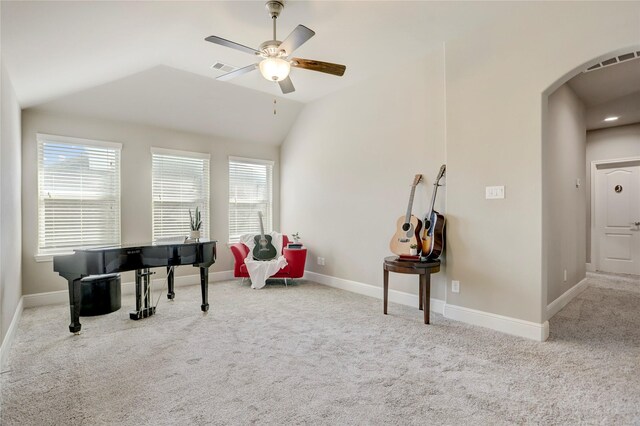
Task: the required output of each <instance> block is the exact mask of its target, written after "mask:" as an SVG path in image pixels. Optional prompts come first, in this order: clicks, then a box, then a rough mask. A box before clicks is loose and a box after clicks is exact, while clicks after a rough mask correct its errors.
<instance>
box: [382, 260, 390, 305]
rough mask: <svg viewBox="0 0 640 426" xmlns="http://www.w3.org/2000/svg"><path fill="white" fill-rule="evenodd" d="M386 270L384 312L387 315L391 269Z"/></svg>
mask: <svg viewBox="0 0 640 426" xmlns="http://www.w3.org/2000/svg"><path fill="white" fill-rule="evenodd" d="M383 271H384V314H385V315H387V301H388V300H389V271H387V270H386V269H383Z"/></svg>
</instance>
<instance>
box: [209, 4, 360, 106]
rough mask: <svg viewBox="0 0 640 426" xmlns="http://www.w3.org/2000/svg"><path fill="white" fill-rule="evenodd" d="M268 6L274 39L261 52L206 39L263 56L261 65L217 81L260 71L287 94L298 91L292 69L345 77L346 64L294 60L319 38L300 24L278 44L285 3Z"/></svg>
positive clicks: (215, 37)
mask: <svg viewBox="0 0 640 426" xmlns="http://www.w3.org/2000/svg"><path fill="white" fill-rule="evenodd" d="M265 7H266V8H267V11H268V12H269V15H271V19H272V21H273V40H267V41H265V42H264V43H262V44H261V45H260V48H259V49H258V50H256V49H252V48H251V47H247V46H244V45H242V44H239V43H235V42H233V41H229V40H226V39H224V38H222V37H217V36H209V37H207V38H205V40H206V41H209V42H211V43H215V44H219V45H221V46H226V47H230V48H232V49H236V50H239V51H241V52H245V53H249V54H251V55H255V56H259V57H261V58H262V60H261V61H260V62H259V63H256V64H251V65H248V66H246V67H243V68H238V69H237V70H235V71H231V72H228V73H226V74H223V75H221V76H219V77H218V78H217V80H222V81H226V80H230V79H232V78H234V77H238V76H240V75H242V74H246V73H248V72H251V71H253V70H255V69H256V68H259V69H260V73H261V74H262V76H263V77H264V78H266V79H267V80H269V81H276V82H278V84H279V85H280V89H281V90H282V93H284V94H287V93H291V92H293V91H295V90H296V89H295V88H294V87H293V83H292V82H291V77H289V72H290V71H291V67H296V68H303V69H307V70H312V71H319V72H323V73H327V74H332V75H337V76H340V77H341V76H342V75H344V72H345V70H346V69H347V67H346V66H344V65H339V64H332V63H329V62H321V61H314V60H310V59H302V58H294V57H292V56H291V55H292V54H293V51H294V50H296V49H297V48H298V47H300V46H302V45H303V44H304V43H306V41H307V40H309V39H310V38H311V37H313V36H314V35H315V32H313V31H312V30H310V29H309V28H307V27H305V26H304V25H298V26H297V27H296V28H295V29H294V30H293V31H292V32H291V34H289V36H288V37H287V38H286V39H284V41H282V42H281V41H278V40H277V39H276V20H277V19H278V16H279V15H280V12H282V9H284V1H282V0H269V1H267V2H266V3H265Z"/></svg>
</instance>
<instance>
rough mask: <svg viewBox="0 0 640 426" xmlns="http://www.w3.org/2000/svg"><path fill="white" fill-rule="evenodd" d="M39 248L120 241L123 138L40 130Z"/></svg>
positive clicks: (54, 250)
mask: <svg viewBox="0 0 640 426" xmlns="http://www.w3.org/2000/svg"><path fill="white" fill-rule="evenodd" d="M37 140H38V254H39V255H48V254H58V253H65V252H69V251H71V250H72V249H74V248H79V247H95V246H102V245H114V244H120V151H121V145H120V144H112V143H107V142H98V141H89V140H84V139H75V138H65V137H61V136H53V135H42V134H38V136H37Z"/></svg>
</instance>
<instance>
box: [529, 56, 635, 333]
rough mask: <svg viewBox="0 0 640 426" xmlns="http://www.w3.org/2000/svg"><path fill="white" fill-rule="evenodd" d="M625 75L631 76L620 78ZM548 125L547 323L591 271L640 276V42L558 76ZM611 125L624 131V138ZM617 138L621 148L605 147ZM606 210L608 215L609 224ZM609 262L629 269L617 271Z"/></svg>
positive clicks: (550, 94) (546, 114)
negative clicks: (638, 225) (605, 218)
mask: <svg viewBox="0 0 640 426" xmlns="http://www.w3.org/2000/svg"><path fill="white" fill-rule="evenodd" d="M625 73H629V75H630V76H631V79H628V78H627V79H625V78H620V77H619V75H621V74H625ZM602 82H607V83H606V84H603V83H602ZM625 85H626V86H625ZM603 86H605V87H603ZM620 111H624V113H620ZM614 117H617V119H616V118H614ZM542 124H543V141H542V188H543V199H542V210H543V212H542V217H543V221H542V222H543V226H542V230H543V233H542V239H543V244H542V245H543V292H542V293H543V300H542V309H543V312H542V316H543V318H546V319H547V320H548V319H550V318H551V317H553V316H554V315H555V314H557V313H558V312H559V311H560V310H562V309H563V308H564V307H565V306H567V304H569V303H570V302H571V301H572V300H573V299H574V298H575V297H577V296H578V295H579V294H580V293H581V292H582V291H584V290H585V288H586V287H587V286H588V285H589V280H588V278H589V277H588V275H587V274H588V272H594V271H596V270H601V271H606V270H607V268H609V272H626V273H632V274H635V273H638V274H640V266H636V265H640V227H638V228H639V229H638V231H635V229H634V222H635V221H634V220H632V219H633V217H635V216H634V214H636V215H638V216H640V195H638V196H637V197H636V196H635V195H634V194H635V193H637V192H640V165H638V171H637V172H636V171H635V169H634V167H636V163H634V160H636V159H640V46H634V47H630V48H626V49H621V50H618V51H615V52H611V53H609V54H606V55H602V56H600V57H598V58H596V59H594V60H592V61H589V62H587V63H584V64H583V65H581V66H579V67H577V68H575V69H574V70H572V71H571V72H570V73H567V74H566V75H565V76H563V77H562V78H561V79H559V80H558V81H557V82H556V83H554V84H553V85H552V86H551V87H550V88H549V89H548V90H547V91H545V93H544V94H543V122H542ZM625 126H627V128H626V129H625V131H620V130H619V129H620V128H622V127H625ZM629 126H631V127H630V128H629ZM634 126H635V127H634ZM611 129H618V130H617V133H618V135H617V139H616V138H614V137H613V136H612V134H613V133H615V132H614V131H612V130H611ZM634 132H635V133H634ZM624 133H626V134H627V139H626V140H625V142H624V143H622V142H621V140H622V139H623V138H621V137H620V135H621V134H624ZM634 134H637V137H636V139H634V136H633V135H634ZM614 139H616V140H617V142H616V144H617V145H616V148H615V149H608V150H607V149H603V148H602V147H603V146H605V145H606V144H605V142H607V143H612V142H611V141H612V140H614ZM596 146H597V147H596ZM610 146H613V145H609V147H610ZM638 164H640V163H638ZM622 168H624V170H622ZM636 174H637V176H638V177H637V181H638V182H637V183H635V180H634V179H636V177H635V175H636ZM614 180H615V181H616V182H617V183H615V182H614ZM618 180H620V182H618ZM605 181H606V182H605ZM622 181H624V184H623V182H622ZM614 183H615V184H614ZM612 185H613V186H612ZM609 186H611V188H609ZM635 186H637V187H638V189H636V191H635V192H634V188H635ZM605 187H606V188H607V191H604V189H603V188H605ZM625 187H626V188H627V189H628V190H627V189H622V190H618V192H615V191H616V188H625ZM609 189H611V191H608V190H609ZM625 190H627V192H626V193H625ZM609 192H611V193H612V194H615V195H616V196H617V198H615V199H614V198H613V197H612V196H609ZM623 198H624V200H623ZM607 200H608V201H607ZM636 200H638V201H636ZM607 202H609V204H610V205H607ZM636 204H637V206H636ZM623 207H624V209H623ZM603 209H604V210H603ZM606 209H609V213H608V214H607V213H606V212H607V210H606ZM600 210H601V211H600ZM635 210H638V212H637V213H634V212H635ZM603 215H607V217H608V218H609V219H608V220H606V221H602V220H601V218H602V217H603ZM637 221H640V217H639V218H638V219H637ZM625 222H628V224H627V225H625ZM625 226H626V229H625V232H622V230H623V228H625ZM603 256H604V258H607V259H610V261H608V263H607V262H603V261H602V260H603ZM625 259H626V260H625ZM605 263H606V264H607V266H606V267H605ZM610 264H625V265H626V267H627V268H626V269H624V268H622V269H618V270H611V269H610ZM636 268H637V271H636ZM634 279H635V278H634V276H630V277H629V280H630V281H633V280H634ZM638 284H639V285H638V287H639V288H640V276H638ZM552 332H553V330H552Z"/></svg>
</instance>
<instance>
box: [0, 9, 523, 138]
mask: <svg viewBox="0 0 640 426" xmlns="http://www.w3.org/2000/svg"><path fill="white" fill-rule="evenodd" d="M1 7H2V15H1V16H2V27H1V28H2V38H1V40H2V46H1V47H2V57H3V63H4V64H5V66H6V68H7V70H8V71H9V75H10V77H11V80H12V82H13V85H14V89H15V91H16V95H17V97H18V100H19V102H20V104H21V106H22V107H23V108H27V107H40V108H51V109H62V110H65V109H66V110H69V111H72V110H82V112H83V113H84V114H88V115H96V116H108V117H109V118H117V116H118V114H116V113H115V111H116V110H118V109H119V108H121V107H123V106H124V109H125V110H126V112H127V116H128V117H130V118H131V116H132V115H131V113H133V109H132V108H133V105H135V106H136V111H138V112H137V113H136V114H137V116H144V117H143V118H144V122H146V123H148V124H161V123H164V124H166V125H169V124H170V125H171V126H172V127H177V128H183V129H191V130H193V131H197V132H206V133H212V134H229V133H234V134H235V136H236V137H238V138H239V139H247V140H256V138H257V139H258V140H260V141H263V142H266V143H280V142H281V141H282V138H283V134H284V135H286V132H287V131H288V128H289V127H290V125H291V124H292V122H293V121H294V120H295V116H296V114H297V112H298V111H299V110H300V109H301V108H302V107H303V106H304V103H307V102H311V101H314V100H316V99H319V98H321V97H323V96H326V95H328V94H330V93H332V92H335V91H338V90H341V89H344V88H346V87H348V86H350V85H353V84H355V83H357V82H359V81H362V80H364V79H366V78H368V77H370V76H372V75H380V74H386V75H388V76H389V84H393V80H394V79H395V78H402V71H403V69H404V68H405V67H407V66H411V65H410V64H411V63H412V60H413V59H414V58H417V57H420V56H422V55H424V54H425V53H426V52H428V51H429V50H431V49H433V48H434V47H438V46H441V45H442V43H443V42H445V41H446V40H449V39H451V38H455V37H459V36H461V35H462V34H463V33H465V32H468V31H472V30H474V29H477V28H479V27H482V26H485V25H489V24H490V23H491V22H493V21H494V20H496V19H500V18H504V17H506V16H509V14H510V13H512V11H513V9H514V8H516V7H518V6H517V4H510V3H491V2H489V3H484V2H469V3H464V2H391V1H388V2H375V1H374V2H368V1H357V2H341V1H336V2H333V1H313V2H298V1H288V2H286V6H285V9H284V11H283V12H282V14H281V16H280V18H279V19H278V38H279V39H280V40H282V39H284V38H285V37H286V35H287V34H288V33H289V32H290V31H291V30H293V28H295V26H296V25H298V24H303V25H306V26H307V27H309V28H311V29H313V30H314V31H315V32H316V35H315V36H314V37H313V38H311V39H310V40H309V41H308V42H307V43H306V44H304V45H303V46H302V47H300V48H299V49H298V50H297V51H296V52H295V53H296V56H298V57H302V58H307V59H317V60H321V61H327V62H335V63H341V64H345V65H347V71H346V74H345V75H344V77H335V76H331V75H327V74H322V73H317V72H313V71H308V70H301V69H293V71H292V73H291V78H292V80H293V82H294V84H295V87H296V91H295V92H294V93H291V94H289V95H282V94H281V92H280V90H279V88H278V86H277V85H276V84H275V83H273V82H269V81H267V80H265V79H264V78H262V76H261V75H260V73H259V72H253V73H251V74H246V75H244V76H241V77H239V78H237V79H234V80H232V81H229V82H220V81H216V80H215V77H216V76H218V75H220V74H222V72H221V71H217V70H213V69H211V65H212V64H214V63H216V62H218V61H219V62H223V63H226V64H230V65H233V66H237V67H242V66H245V65H249V64H251V63H254V62H255V58H254V57H252V56H251V55H248V54H245V53H242V52H238V51H235V50H232V49H229V48H225V47H222V46H218V45H215V44H212V43H208V42H205V41H204V38H205V37H207V36H209V35H217V36H220V37H223V38H226V39H229V40H233V41H235V42H238V43H241V44H244V45H247V46H251V47H254V48H257V47H258V46H259V45H260V43H262V42H263V41H265V40H268V39H270V38H271V22H270V17H269V16H268V14H267V12H266V10H265V7H264V1H226V2H222V1H215V2H184V1H176V2H160V1H158V2H136V1H129V2H56V1H50V2H23V1H18V2H11V1H3V2H2V4H1ZM274 98H277V99H278V103H279V106H280V111H281V112H279V113H278V115H277V116H276V117H277V119H276V120H277V121H276V122H275V123H276V124H274V117H273V108H272V102H273V99H274ZM91 99H94V100H95V101H93V102H92V101H91ZM267 101H268V102H267ZM172 102H174V103H175V104H174V105H169V104H171V103H172ZM265 104H266V105H265ZM185 107H188V108H189V111H191V112H192V113H193V116H188V114H186V112H185V111H182V113H181V111H180V109H181V108H185ZM126 108H129V109H126ZM140 110H144V111H140ZM120 114H121V115H123V114H125V111H124V110H123V111H120ZM136 114H133V115H134V116H136ZM216 114H222V116H221V117H227V116H228V117H232V116H234V115H235V116H240V117H243V120H241V121H242V123H238V122H237V121H238V119H236V120H220V122H219V123H217V124H215V125H213V124H212V123H211V122H207V120H209V121H210V120H211V117H215V116H216ZM132 119H133V118H132ZM138 119H142V118H140V117H138ZM167 123H169V124H167ZM238 126H241V127H238ZM251 127H252V128H253V129H252V130H254V129H262V132H263V133H268V132H270V134H268V135H266V136H265V135H264V134H263V135H262V136H261V137H257V136H256V134H255V132H252V131H248V130H247V129H249V128H251Z"/></svg>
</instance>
